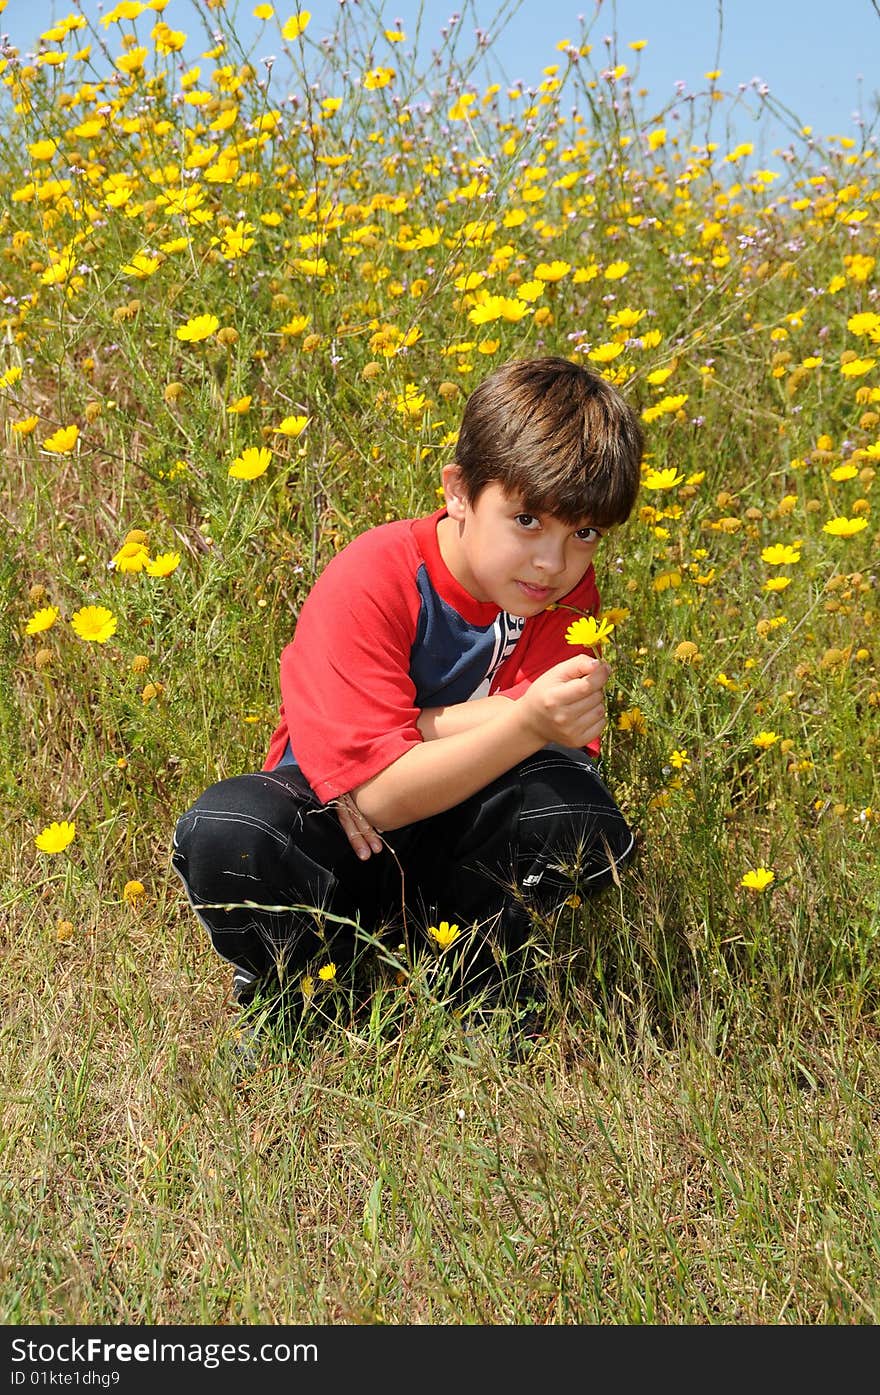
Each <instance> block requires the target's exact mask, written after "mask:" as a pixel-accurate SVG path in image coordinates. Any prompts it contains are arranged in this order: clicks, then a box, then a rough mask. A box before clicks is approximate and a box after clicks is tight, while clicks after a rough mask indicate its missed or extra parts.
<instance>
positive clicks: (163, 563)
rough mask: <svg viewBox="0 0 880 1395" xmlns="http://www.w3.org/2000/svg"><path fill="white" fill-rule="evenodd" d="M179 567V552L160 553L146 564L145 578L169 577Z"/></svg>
mask: <svg viewBox="0 0 880 1395" xmlns="http://www.w3.org/2000/svg"><path fill="white" fill-rule="evenodd" d="M179 566H180V553H179V552H160V553H159V555H158V557H154V558H153V560H152V561H151V562H148V563H147V566H146V572H147V576H170V575H171V573H172V572H174V571H176V570H177V568H178V567H179Z"/></svg>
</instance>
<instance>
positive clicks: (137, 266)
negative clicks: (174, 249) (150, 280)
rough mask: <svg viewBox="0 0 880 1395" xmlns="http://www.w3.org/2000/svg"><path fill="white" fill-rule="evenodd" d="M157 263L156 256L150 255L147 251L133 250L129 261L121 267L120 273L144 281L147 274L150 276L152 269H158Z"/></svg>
mask: <svg viewBox="0 0 880 1395" xmlns="http://www.w3.org/2000/svg"><path fill="white" fill-rule="evenodd" d="M159 264H160V263H159V258H158V257H151V256H150V255H149V254H148V253H147V252H135V254H134V256H133V257H132V259H131V261H130V262H128V263H127V264H126V265H125V266H124V267H123V268H122V274H123V276H134V277H135V278H136V279H137V280H139V281H144V280H146V278H147V277H148V276H152V275H153V272H154V271H158V269H159Z"/></svg>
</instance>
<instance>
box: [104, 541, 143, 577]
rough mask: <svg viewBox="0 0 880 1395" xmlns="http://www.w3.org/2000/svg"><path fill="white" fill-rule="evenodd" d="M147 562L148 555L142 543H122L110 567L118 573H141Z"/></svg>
mask: <svg viewBox="0 0 880 1395" xmlns="http://www.w3.org/2000/svg"><path fill="white" fill-rule="evenodd" d="M149 560H150V554H149V552H148V551H147V549H146V548H145V547H144V545H143V543H142V542H137V541H132V542H124V543H123V544H122V547H121V548H120V549H119V551H118V552H117V554H116V556H115V557H113V558H112V559H111V563H110V565H111V566H113V567H115V568H116V570H117V571H118V572H142V571H143V569H144V567H145V566H146V565H147V563H148V562H149Z"/></svg>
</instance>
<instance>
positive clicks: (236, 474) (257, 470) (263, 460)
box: [229, 446, 272, 480]
mask: <svg viewBox="0 0 880 1395" xmlns="http://www.w3.org/2000/svg"><path fill="white" fill-rule="evenodd" d="M271 460H272V452H271V451H270V450H269V449H268V447H267V446H248V448H247V450H243V451H242V453H241V455H239V456H237V457H236V459H235V460H233V462H232V464H231V465H230V467H229V474H230V475H231V477H232V478H233V479H235V480H256V479H259V477H260V475H264V474H265V473H266V471H267V470H268V468H269V465H270V463H271Z"/></svg>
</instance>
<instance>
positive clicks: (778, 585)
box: [763, 576, 791, 591]
mask: <svg viewBox="0 0 880 1395" xmlns="http://www.w3.org/2000/svg"><path fill="white" fill-rule="evenodd" d="M790 585H791V577H790V576H771V577H769V578H768V580H767V581H765V582H764V586H763V589H764V590H765V591H784V590H785V588H786V586H790Z"/></svg>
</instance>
